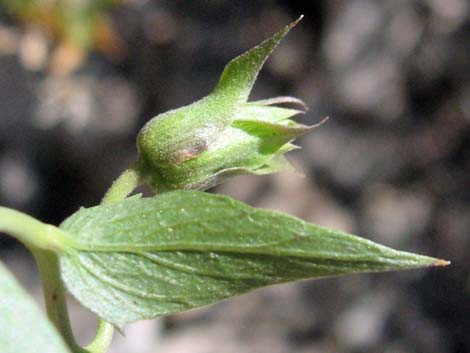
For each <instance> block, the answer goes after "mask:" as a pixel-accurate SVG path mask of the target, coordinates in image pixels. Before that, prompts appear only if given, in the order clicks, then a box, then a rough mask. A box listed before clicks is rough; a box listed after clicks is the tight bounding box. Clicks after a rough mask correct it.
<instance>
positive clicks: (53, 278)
mask: <svg viewBox="0 0 470 353" xmlns="http://www.w3.org/2000/svg"><path fill="white" fill-rule="evenodd" d="M30 249H31V251H32V253H33V255H34V257H35V259H36V262H37V264H38V268H39V273H40V274H41V281H42V286H43V290H44V301H45V302H46V310H47V316H48V317H49V320H50V321H51V322H52V323H53V324H54V326H55V327H56V328H57V330H58V331H59V332H60V334H61V335H62V337H63V338H64V340H65V342H66V343H67V344H68V346H69V347H70V348H71V349H72V351H73V352H78V351H79V346H78V344H77V343H76V342H75V339H74V337H73V332H72V327H71V326H70V320H69V315H68V310H67V300H66V297H65V288H64V285H63V282H62V279H61V278H60V267H59V258H58V256H57V254H56V253H54V252H53V251H50V250H43V249H38V248H30Z"/></svg>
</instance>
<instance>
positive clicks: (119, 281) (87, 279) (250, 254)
mask: <svg viewBox="0 0 470 353" xmlns="http://www.w3.org/2000/svg"><path fill="white" fill-rule="evenodd" d="M61 228H62V229H63V230H64V231H65V232H67V233H68V234H70V235H73V242H74V249H71V250H66V252H64V253H62V254H61V267H62V271H63V273H62V276H63V279H64V281H65V283H66V285H67V287H68V289H69V290H70V291H71V293H72V294H73V295H74V296H75V297H76V298H77V299H78V300H79V301H80V302H81V303H82V304H83V305H85V306H86V307H87V308H89V309H90V310H92V311H93V312H95V313H96V314H98V315H99V316H101V317H102V318H104V319H105V320H107V321H109V322H111V323H113V324H115V325H117V326H119V327H122V326H123V325H124V324H126V323H129V322H132V321H136V320H139V319H150V318H155V317H158V316H161V315H167V314H172V313H176V312H180V311H183V310H187V309H191V308H194V307H198V306H202V305H206V304H210V303H214V302H216V301H219V300H222V299H224V298H227V297H230V296H233V295H237V294H240V293H244V292H247V291H249V290H252V289H255V288H258V287H261V286H265V285H270V284H275V283H282V282H288V281H294V280H299V279H305V278H318V277H325V276H333V275H340V274H346V273H356V272H376V271H388V270H399V269H407V268H415V267H421V266H432V265H436V264H443V263H442V262H439V261H440V260H436V259H433V258H430V257H426V256H419V255H415V254H411V253H407V252H401V251H396V250H393V249H390V248H387V247H384V246H381V245H378V244H375V243H373V242H371V241H368V240H365V239H362V238H359V237H356V236H353V235H350V234H346V233H343V232H339V231H333V230H329V229H326V228H322V227H319V226H316V225H314V224H310V223H308V222H305V221H303V220H301V219H298V218H295V217H291V216H288V215H284V214H281V213H277V212H271V211H265V210H259V209H255V208H252V207H249V206H248V205H245V204H243V203H241V202H238V201H235V200H233V199H231V198H229V197H225V196H218V195H211V194H207V193H202V192H197V191H174V192H168V193H164V194H162V195H159V196H156V197H153V198H142V199H139V198H131V199H127V200H124V201H122V202H117V203H114V204H110V205H103V206H97V207H93V208H88V209H81V210H79V211H78V212H77V213H75V214H74V215H72V216H71V217H69V218H68V219H67V220H66V221H65V222H64V223H63V224H62V225H61Z"/></svg>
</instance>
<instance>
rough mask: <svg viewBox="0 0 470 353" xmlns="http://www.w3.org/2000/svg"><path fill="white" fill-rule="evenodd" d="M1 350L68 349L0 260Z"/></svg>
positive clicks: (57, 352) (48, 352) (60, 352)
mask: <svg viewBox="0 0 470 353" xmlns="http://www.w3.org/2000/svg"><path fill="white" fill-rule="evenodd" d="M0 352H2V353H18V352H21V353H38V352H45V353H70V350H69V349H68V348H67V347H66V345H65V343H64V342H63V340H62V338H61V337H60V335H59V334H58V332H57V331H56V330H55V328H54V327H53V326H52V324H51V323H50V322H49V321H48V320H47V319H46V317H45V315H44V314H43V313H42V312H41V311H40V310H39V308H38V307H37V305H36V303H35V302H34V300H33V299H32V298H31V297H30V296H29V295H28V294H27V293H26V292H25V291H24V290H23V288H21V286H20V285H19V284H18V282H17V281H16V280H15V278H14V277H13V276H12V275H11V273H10V272H9V271H8V270H7V269H6V268H5V266H4V265H3V264H2V263H1V262H0Z"/></svg>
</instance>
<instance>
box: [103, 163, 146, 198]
mask: <svg viewBox="0 0 470 353" xmlns="http://www.w3.org/2000/svg"><path fill="white" fill-rule="evenodd" d="M141 182H142V180H141V177H140V174H139V171H138V168H137V165H133V166H132V167H130V168H129V169H127V170H125V171H124V172H123V173H122V174H121V175H120V176H119V177H118V178H117V179H116V180H115V181H114V182H113V184H112V185H111V187H110V188H109V189H108V191H106V194H105V195H104V197H103V200H101V203H102V204H105V203H110V202H116V201H121V200H123V199H125V198H126V197H127V196H128V195H129V194H130V193H131V192H132V191H134V189H135V188H136V187H137V186H139V185H140V183H141Z"/></svg>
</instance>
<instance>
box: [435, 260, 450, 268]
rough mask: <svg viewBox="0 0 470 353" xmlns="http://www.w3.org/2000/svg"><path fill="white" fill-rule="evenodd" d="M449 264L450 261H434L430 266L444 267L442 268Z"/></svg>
mask: <svg viewBox="0 0 470 353" xmlns="http://www.w3.org/2000/svg"><path fill="white" fill-rule="evenodd" d="M450 264H451V262H450V261H447V260H441V259H435V260H434V262H433V263H432V264H431V266H436V267H444V266H449V265H450Z"/></svg>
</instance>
